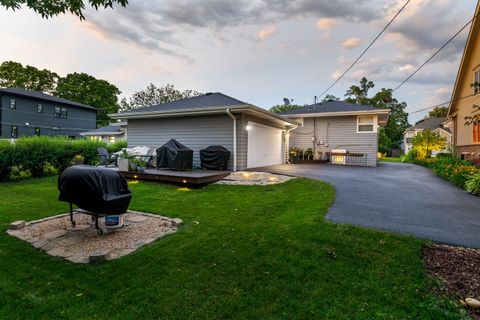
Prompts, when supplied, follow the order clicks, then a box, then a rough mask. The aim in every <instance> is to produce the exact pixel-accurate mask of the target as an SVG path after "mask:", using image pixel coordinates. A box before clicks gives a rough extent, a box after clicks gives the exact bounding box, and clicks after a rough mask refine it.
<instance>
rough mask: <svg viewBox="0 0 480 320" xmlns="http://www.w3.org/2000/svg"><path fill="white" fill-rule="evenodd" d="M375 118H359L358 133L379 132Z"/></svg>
mask: <svg viewBox="0 0 480 320" xmlns="http://www.w3.org/2000/svg"><path fill="white" fill-rule="evenodd" d="M375 120H376V118H375V116H358V117H357V133H372V132H377V126H376V121H375Z"/></svg>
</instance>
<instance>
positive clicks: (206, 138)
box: [128, 115, 233, 169]
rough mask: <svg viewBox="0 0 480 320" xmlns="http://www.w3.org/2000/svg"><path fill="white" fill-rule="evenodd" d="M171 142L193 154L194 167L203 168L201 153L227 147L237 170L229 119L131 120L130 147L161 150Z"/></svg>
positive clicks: (230, 165)
mask: <svg viewBox="0 0 480 320" xmlns="http://www.w3.org/2000/svg"><path fill="white" fill-rule="evenodd" d="M170 139H175V140H177V141H178V142H180V143H182V144H184V145H185V146H187V147H189V148H191V149H192V150H193V163H194V166H200V157H199V152H200V150H201V149H204V148H206V147H208V146H211V145H221V146H224V147H225V148H227V149H228V150H229V151H230V153H231V156H230V161H229V168H230V169H231V168H232V167H233V120H232V119H231V118H230V117H228V116H227V115H213V116H196V117H178V118H160V119H138V120H135V119H133V120H132V119H130V120H128V146H129V147H135V146H149V147H155V148H158V147H160V146H162V145H163V144H164V143H166V142H167V141H168V140H170Z"/></svg>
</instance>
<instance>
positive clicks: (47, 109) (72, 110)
mask: <svg viewBox="0 0 480 320" xmlns="http://www.w3.org/2000/svg"><path fill="white" fill-rule="evenodd" d="M10 99H15V100H16V109H10ZM0 103H1V109H0V110H1V114H0V122H1V124H0V125H1V132H0V136H1V137H3V138H10V132H11V126H12V124H16V125H17V128H18V129H17V130H18V137H21V136H33V135H35V128H36V127H39V128H40V133H41V135H48V136H54V135H62V136H74V137H78V136H79V134H80V132H84V131H89V130H93V129H95V128H96V127H97V126H96V119H97V113H96V111H95V110H90V109H83V108H79V107H74V106H68V105H62V104H55V103H52V102H47V101H43V100H37V99H32V98H25V97H18V96H14V95H0ZM39 103H41V104H42V105H43V113H38V112H37V105H38V104H39ZM55 107H66V108H67V118H66V119H63V118H55V117H54V109H55ZM25 123H29V125H28V126H27V125H26V124H25ZM52 127H58V128H60V131H54V130H52V129H51V128H52Z"/></svg>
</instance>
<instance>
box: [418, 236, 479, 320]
mask: <svg viewBox="0 0 480 320" xmlns="http://www.w3.org/2000/svg"><path fill="white" fill-rule="evenodd" d="M423 259H424V262H425V267H426V269H427V272H428V273H429V274H430V275H431V276H434V277H437V278H439V279H440V280H442V282H443V284H444V288H442V289H440V290H441V291H444V292H446V293H448V294H450V295H456V296H458V297H459V298H461V299H465V298H468V297H471V298H475V299H477V300H480V250H478V249H468V248H462V247H451V246H447V245H433V246H429V247H425V248H424V249H423ZM469 314H470V315H471V316H472V318H474V319H477V320H480V310H476V311H474V310H469Z"/></svg>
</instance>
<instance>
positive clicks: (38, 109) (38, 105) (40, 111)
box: [37, 103, 43, 113]
mask: <svg viewBox="0 0 480 320" xmlns="http://www.w3.org/2000/svg"><path fill="white" fill-rule="evenodd" d="M37 112H38V113H43V104H41V103H39V104H37Z"/></svg>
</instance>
